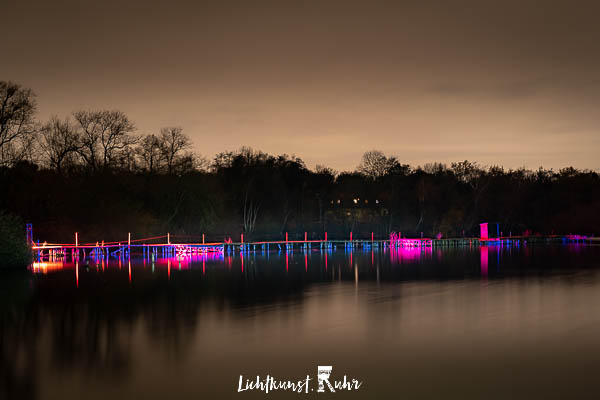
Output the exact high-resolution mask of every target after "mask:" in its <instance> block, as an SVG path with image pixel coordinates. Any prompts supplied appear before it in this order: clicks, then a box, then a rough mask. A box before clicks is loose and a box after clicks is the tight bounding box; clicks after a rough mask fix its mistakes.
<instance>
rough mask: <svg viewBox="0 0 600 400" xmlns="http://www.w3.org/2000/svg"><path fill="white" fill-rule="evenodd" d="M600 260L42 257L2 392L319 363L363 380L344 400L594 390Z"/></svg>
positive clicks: (293, 372) (297, 371) (218, 381)
mask: <svg viewBox="0 0 600 400" xmlns="http://www.w3.org/2000/svg"><path fill="white" fill-rule="evenodd" d="M598 267H600V248H599V247H595V246H570V247H569V246H531V247H521V248H513V247H504V248H499V247H489V248H488V247H482V248H478V247H474V248H455V249H444V250H441V249H398V250H395V251H389V250H386V251H382V250H376V251H360V250H359V251H354V252H351V251H343V250H341V251H334V252H321V251H310V252H306V253H304V252H294V253H286V252H282V253H277V252H272V253H268V254H261V253H258V254H254V253H248V254H245V255H243V256H242V257H240V256H239V255H238V254H236V255H232V254H230V255H228V254H224V255H221V256H219V255H211V256H193V257H190V258H181V259H178V258H168V259H163V258H159V259H156V260H154V261H153V260H151V259H146V260H143V259H142V258H139V259H131V260H128V259H121V260H119V259H116V258H110V259H104V260H102V259H100V260H97V261H95V260H89V259H86V260H79V261H78V262H72V260H69V261H67V262H41V263H38V264H34V265H33V266H32V272H33V273H32V274H17V275H14V274H11V275H9V276H5V277H3V279H2V280H1V282H2V289H3V290H2V293H3V297H2V300H1V303H0V304H1V305H2V309H1V310H2V319H1V322H2V324H1V325H0V334H1V336H0V338H1V339H2V342H1V343H0V345H1V353H0V354H1V358H0V378H1V379H2V385H1V386H2V391H3V392H0V393H2V395H8V396H4V397H3V398H12V397H19V398H39V399H46V398H63V399H69V398H86V399H87V398H90V399H96V398H97V399H101V398H102V399H106V398H113V399H120V398H127V399H131V398H155V399H164V398H194V399H197V398H199V397H204V396H207V397H214V398H239V396H242V394H238V393H236V392H235V390H236V388H237V379H238V378H239V375H240V374H244V375H248V376H250V375H256V374H261V375H266V374H267V373H271V374H275V375H278V376H280V377H281V378H286V379H287V378H295V377H301V376H303V375H306V374H307V373H310V374H314V373H316V366H317V365H319V364H320V365H333V366H334V374H335V373H336V372H339V373H340V374H348V375H352V376H355V377H359V378H360V379H362V380H363V381H364V386H363V388H361V390H360V391H359V392H357V393H354V394H352V393H344V394H339V396H341V397H356V398H365V397H370V398H373V397H377V398H394V399H395V398H436V399H437V398H490V397H492V398H527V399H531V398H586V397H589V398H593V397H594V396H593V395H594V394H596V393H597V392H598V389H600V385H599V384H598V380H597V379H595V378H594V377H595V374H596V373H597V370H598V369H597V368H598V367H599V366H600V352H598V351H597V348H598V346H597V338H598V337H599V335H600V313H598V311H597V310H598V309H599V307H600V275H599V273H598V272H600V269H599V268H598ZM279 395H280V394H279V393H278V394H277V396H278V397H277V398H279ZM336 395H338V394H336ZM243 396H244V397H252V398H263V397H264V396H265V395H264V394H262V393H244V394H243ZM297 396H298V395H297V394H294V395H291V396H289V397H297ZM283 397H286V396H285V395H284V396H283Z"/></svg>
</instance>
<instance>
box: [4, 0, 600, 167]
mask: <svg viewBox="0 0 600 400" xmlns="http://www.w3.org/2000/svg"><path fill="white" fill-rule="evenodd" d="M599 18H600V2H598V1H590V2H587V1H564V2H551V1H530V0H527V1H523V0H521V1H448V0H447V1H389V2H384V1H361V2H352V1H314V2H311V1H294V2H291V1H290V2H287V1H282V0H280V1H222V0H221V1H214V2H210V1H192V0H190V1H165V2H150V1H97V2H93V3H92V2H88V1H47V0H39V1H26V0H23V1H8V0H6V1H2V2H1V3H0V21H1V22H0V25H1V26H2V29H1V32H0V48H1V49H2V53H1V54H0V79H2V80H12V81H15V82H17V83H20V84H22V85H24V86H26V87H30V88H32V89H33V90H34V91H35V92H36V94H37V96H38V97H37V100H38V110H39V113H38V117H39V118H40V119H42V120H46V119H47V118H49V117H50V116H51V115H52V114H57V115H59V116H61V117H64V116H67V115H68V114H70V113H71V112H72V111H74V110H77V109H98V108H108V109H120V110H122V111H124V112H125V113H126V114H127V115H128V116H129V117H130V118H131V119H132V120H133V121H134V122H135V123H136V126H137V128H138V131H137V132H138V133H140V134H146V133H157V132H158V131H159V129H160V127H163V126H173V125H175V126H182V127H183V128H184V132H186V133H187V134H188V135H189V136H190V137H191V138H192V140H193V142H194V144H195V150H196V151H197V152H199V153H200V154H202V155H204V156H206V157H209V158H212V157H213V156H214V154H215V153H217V152H220V151H224V150H234V149H237V148H239V147H240V146H242V145H249V146H252V147H255V148H258V149H261V150H263V151H266V152H269V153H275V154H279V153H287V154H295V155H297V156H299V157H301V158H303V159H304V160H305V161H306V162H307V165H308V166H309V167H314V166H315V164H317V163H319V164H325V165H328V166H331V167H333V168H335V169H338V170H352V169H354V168H355V167H356V165H357V164H358V163H359V162H360V157H361V155H362V153H363V152H364V151H366V150H371V149H380V150H383V151H384V152H385V153H386V154H392V155H396V156H398V158H399V159H400V160H401V161H402V162H405V163H410V164H413V165H418V164H421V165H422V164H424V163H428V162H434V161H441V162H446V163H450V162H452V161H460V160H464V159H469V160H473V161H478V162H480V163H481V164H482V165H504V166H505V167H513V168H514V167H520V166H526V167H528V168H537V167H539V166H540V165H543V166H544V167H547V168H555V169H557V168H560V167H564V166H567V165H573V166H575V167H579V168H591V169H598V168H600V161H599V160H600V157H598V155H599V154H600V23H599V21H598V19H599Z"/></svg>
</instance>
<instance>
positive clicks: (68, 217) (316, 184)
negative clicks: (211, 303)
mask: <svg viewBox="0 0 600 400" xmlns="http://www.w3.org/2000/svg"><path fill="white" fill-rule="evenodd" d="M35 113H36V105H35V96H34V94H33V92H32V91H31V90H29V89H26V88H23V87H21V86H19V85H17V84H14V83H10V82H0V185H1V187H2V193H3V195H2V198H1V199H0V209H1V210H4V211H5V212H8V213H10V214H13V215H17V216H19V217H21V218H22V219H23V220H25V221H27V222H31V223H33V224H34V233H35V236H36V237H38V238H40V239H42V240H49V241H63V240H64V241H67V240H69V241H72V236H73V232H75V231H77V232H79V234H80V237H81V238H82V241H84V242H85V241H96V240H102V239H105V240H115V239H125V238H126V237H127V232H131V233H132V235H133V237H134V238H135V237H148V236H154V235H161V234H165V233H166V232H170V233H171V234H173V235H181V236H196V238H199V237H200V235H202V234H203V233H205V234H206V239H207V240H219V241H220V240H223V239H225V238H228V237H230V236H231V237H232V239H233V240H234V241H237V240H238V239H239V235H240V234H241V233H244V234H245V237H246V238H247V240H251V239H252V238H255V239H258V238H260V239H280V238H282V237H283V236H284V235H285V232H289V235H290V236H289V237H290V239H292V238H300V237H303V236H304V232H308V234H309V236H310V237H322V236H323V232H325V231H327V232H328V233H329V237H330V238H335V237H340V238H341V237H348V235H349V233H350V232H353V234H354V237H356V238H359V237H370V233H371V232H374V233H375V235H376V236H377V237H387V235H388V234H389V232H392V231H396V232H402V234H403V235H405V236H419V235H421V232H423V235H425V236H429V237H431V236H437V235H440V234H441V235H442V236H445V237H448V236H459V237H460V236H471V235H477V234H478V229H479V223H480V222H485V221H489V222H499V223H500V226H501V229H502V231H503V233H504V234H506V235H508V234H513V235H520V234H524V233H525V234H535V233H543V234H551V233H571V232H572V233H575V232H577V233H581V234H594V233H596V232H597V230H598V226H600V178H599V176H598V174H597V173H596V172H593V171H580V170H576V169H574V168H571V167H569V168H564V169H561V170H560V171H558V172H555V171H552V170H546V169H542V168H540V169H539V170H536V171H529V170H526V169H517V170H504V169H503V168H502V167H497V166H493V167H485V168H484V167H481V166H479V165H477V164H476V163H472V162H468V161H463V162H458V163H452V164H451V165H450V166H447V165H444V164H439V163H436V164H428V165H424V166H419V167H413V166H409V165H407V164H403V163H401V161H400V160H398V159H397V158H396V157H390V156H386V155H385V154H383V153H382V152H380V151H369V152H366V153H365V154H364V155H363V158H362V160H361V161H360V164H359V165H358V167H357V168H356V170H355V171H353V172H341V173H338V172H336V171H334V170H332V169H330V168H327V167H323V166H317V167H316V168H315V169H314V170H311V169H309V168H307V167H306V165H305V163H304V162H303V161H302V160H301V159H299V158H297V157H294V156H288V155H278V156H274V155H269V154H265V153H263V152H260V151H256V150H253V149H251V148H247V147H242V148H241V149H239V150H235V151H228V152H223V153H220V154H218V155H217V156H216V157H215V158H214V159H213V160H210V161H209V160H206V159H205V158H203V157H200V156H199V155H197V154H195V153H194V152H193V151H192V143H191V140H190V139H189V137H188V136H187V135H186V133H185V132H184V131H183V130H182V128H180V127H165V128H163V129H161V130H160V132H157V133H156V134H147V135H139V134H137V131H136V129H135V125H134V123H133V122H132V121H130V120H129V118H128V117H127V116H126V115H125V114H124V113H123V112H120V111H113V110H80V111H76V112H74V113H73V114H72V115H71V116H68V117H65V118H62V119H61V118H59V117H52V118H51V119H50V120H49V121H41V122H40V121H37V120H36V117H35ZM357 161H358V160H357Z"/></svg>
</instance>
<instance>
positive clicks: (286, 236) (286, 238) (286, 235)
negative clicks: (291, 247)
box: [285, 232, 288, 242]
mask: <svg viewBox="0 0 600 400" xmlns="http://www.w3.org/2000/svg"><path fill="white" fill-rule="evenodd" d="M285 241H286V242H287V241H288V233H287V232H286V233H285Z"/></svg>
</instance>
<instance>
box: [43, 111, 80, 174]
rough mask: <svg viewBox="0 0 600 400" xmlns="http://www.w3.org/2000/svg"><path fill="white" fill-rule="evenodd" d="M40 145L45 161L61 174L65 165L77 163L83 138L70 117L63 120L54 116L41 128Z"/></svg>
mask: <svg viewBox="0 0 600 400" xmlns="http://www.w3.org/2000/svg"><path fill="white" fill-rule="evenodd" d="M39 147H40V149H41V151H42V156H43V159H44V161H45V163H46V164H47V165H48V166H49V167H50V168H52V169H54V170H56V171H57V172H58V173H59V174H60V173H62V172H63V169H64V167H65V166H73V165H74V164H75V163H76V155H77V152H78V151H79V150H80V147H81V140H80V137H79V134H78V132H77V128H76V127H75V125H73V123H72V122H71V121H70V120H69V119H68V118H67V119H65V120H64V121H61V120H60V119H59V118H58V117H56V116H53V117H52V118H50V121H48V122H47V123H46V124H45V125H44V126H43V127H42V129H41V130H40V135H39Z"/></svg>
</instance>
